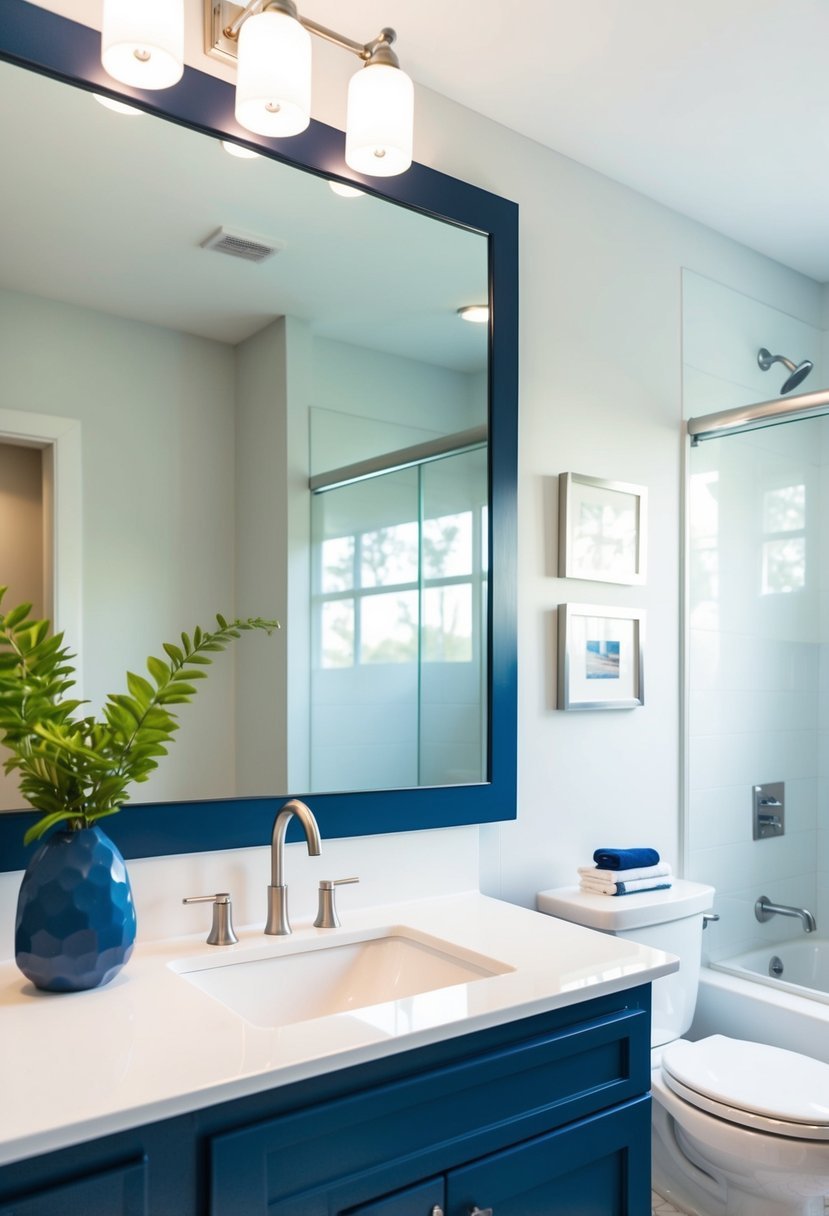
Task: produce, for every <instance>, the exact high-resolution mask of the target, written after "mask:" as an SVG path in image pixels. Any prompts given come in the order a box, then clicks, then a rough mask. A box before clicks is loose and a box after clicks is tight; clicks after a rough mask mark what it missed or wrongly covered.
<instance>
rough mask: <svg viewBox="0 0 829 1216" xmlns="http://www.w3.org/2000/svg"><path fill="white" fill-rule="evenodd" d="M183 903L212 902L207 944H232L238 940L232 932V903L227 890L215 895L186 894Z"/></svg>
mask: <svg viewBox="0 0 829 1216" xmlns="http://www.w3.org/2000/svg"><path fill="white" fill-rule="evenodd" d="M181 902H182V903H183V904H212V905H213V924H212V926H211V928H210V932H209V933H208V935H207V944H208V946H232V945H233V944H234V943H235V942H238V940H239V939H238V937H237V936H236V934H235V933H234V932H233V904H232V902H231V898H230V895H229V893H228V892H227V891H217V892H216V894H215V895H188V896H187V898H186V899H183V900H182V901H181Z"/></svg>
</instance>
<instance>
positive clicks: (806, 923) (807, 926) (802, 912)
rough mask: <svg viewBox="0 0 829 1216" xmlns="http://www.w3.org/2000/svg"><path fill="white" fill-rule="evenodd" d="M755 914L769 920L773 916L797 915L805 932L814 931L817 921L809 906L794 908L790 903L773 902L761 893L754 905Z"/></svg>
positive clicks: (759, 917) (760, 918) (763, 919)
mask: <svg viewBox="0 0 829 1216" xmlns="http://www.w3.org/2000/svg"><path fill="white" fill-rule="evenodd" d="M754 915H755V916H756V917H757V919H758V920H759V921H766V920H769V919H770V918H771V917H772V916H796V917H797V918H798V919H799V920H800V922H801V924H802V925H803V930H804V932H805V933H814V931H815V929H816V928H817V921H816V920H815V918H814V916H812V913H811V912H810V911H809V909H808V908H794V907H790V905H789V904H773V903H772V902H771V900H770V899H769V898H768V896H766V895H761V896H760V898H759V899H758V900H757V902H756V904H755V905H754Z"/></svg>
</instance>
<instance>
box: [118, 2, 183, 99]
mask: <svg viewBox="0 0 829 1216" xmlns="http://www.w3.org/2000/svg"><path fill="white" fill-rule="evenodd" d="M101 63H102V64H103V65H104V68H105V69H106V71H107V72H109V74H110V76H112V77H113V78H114V79H115V80H120V81H121V83H122V84H129V85H132V86H133V87H134V88H136V89H168V88H169V87H170V85H173V84H175V83H176V81H177V80H180V79H181V76H182V73H183V71H184V0H104V8H103V16H102V22H101Z"/></svg>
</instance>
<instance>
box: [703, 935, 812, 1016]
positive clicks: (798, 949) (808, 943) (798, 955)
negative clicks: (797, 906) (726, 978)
mask: <svg viewBox="0 0 829 1216" xmlns="http://www.w3.org/2000/svg"><path fill="white" fill-rule="evenodd" d="M711 967H712V968H713V969H714V970H715V971H725V972H727V973H728V974H729V975H740V976H744V977H745V978H746V979H750V980H753V981H754V982H755V983H759V984H768V985H769V986H770V987H772V988H781V989H783V991H784V992H793V993H794V994H795V995H796V996H805V997H809V998H811V999H812V1000H815V1001H824V1002H825V1003H826V1004H829V941H827V940H826V938H820V937H815V936H814V935H813V934H811V933H810V934H809V936H808V937H806V936H804V937H803V938H800V939H798V940H797V941H791V942H779V943H778V944H777V945H776V946H764V947H763V948H762V949H761V950H750V951H749V952H748V953H747V954H737V955H735V956H734V957H733V958H725V959H722V960H721V961H720V962H718V963H712V964H711Z"/></svg>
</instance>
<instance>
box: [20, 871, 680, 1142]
mask: <svg viewBox="0 0 829 1216" xmlns="http://www.w3.org/2000/svg"><path fill="white" fill-rule="evenodd" d="M389 924H391V925H396V924H399V925H407V926H411V927H413V928H415V929H417V930H419V931H420V932H422V933H426V934H431V935H433V936H435V937H439V938H442V939H443V940H444V941H447V942H449V943H451V944H452V945H454V946H456V947H457V948H458V949H459V950H461V951H467V952H470V953H472V954H479V955H484V956H489V957H491V958H495V959H497V960H499V961H500V962H502V963H504V964H506V965H508V966H510V967H511V968H513V970H512V971H511V972H510V973H509V974H508V975H496V976H493V977H491V978H489V977H488V978H484V979H482V980H477V981H475V983H473V984H463V985H458V988H459V989H464V990H470V999H471V1000H474V1001H475V1002H476V1003H479V1004H481V1006H482V1007H481V1008H480V1009H479V1010H478V1011H476V1012H474V1013H469V1014H466V1015H464V1016H452V1014H451V1013H449V1014H447V1015H446V1017H445V1020H438V1021H437V1022H436V1023H434V1024H431V1025H427V1026H424V1027H422V1028H419V1029H415V1030H408V1031H406V1032H403V1033H397V1034H394V1035H393V1036H391V1037H390V1036H389V1035H386V1034H380V1033H377V1034H375V1035H374V1036H373V1037H372V1035H371V1031H370V1030H367V1029H366V1026H365V1025H363V1024H362V1023H360V1022H359V1019H357V1018H355V1017H354V1016H353V1015H352V1014H349V1013H340V1014H335V1015H333V1016H331V1017H326V1018H319V1019H315V1020H314V1021H311V1022H307V1023H303V1024H302V1031H303V1032H304V1033H307V1035H308V1036H309V1037H310V1039H311V1042H310V1043H309V1048H308V1053H307V1054H306V1055H305V1056H304V1058H295V1059H293V1060H290V1061H289V1062H287V1063H278V1064H273V1063H272V1062H271V1063H270V1065H269V1066H264V1067H259V1068H256V1067H253V1068H252V1067H250V1065H247V1066H245V1067H244V1068H242V1069H237V1070H236V1072H235V1073H234V1072H232V1071H231V1070H230V1069H229V1068H225V1069H224V1070H222V1069H221V1067H219V1068H218V1069H217V1068H214V1069H213V1070H212V1073H211V1069H210V1068H209V1067H208V1066H207V1065H206V1064H205V1065H204V1067H203V1068H202V1069H200V1068H199V1067H198V1066H192V1067H190V1069H189V1071H188V1070H185V1073H186V1079H185V1081H184V1082H183V1083H182V1084H181V1086H180V1087H178V1088H176V1087H173V1088H170V1085H167V1092H162V1090H163V1088H164V1086H163V1085H158V1086H156V1090H155V1092H152V1089H151V1090H150V1092H149V1093H145V1094H143V1095H142V1094H141V1093H140V1092H139V1091H140V1089H141V1085H142V1084H144V1078H143V1070H142V1068H141V1060H140V1053H136V1054H137V1056H138V1058H137V1059H136V1060H135V1070H134V1071H135V1074H136V1081H137V1082H138V1083H137V1084H134V1086H133V1092H130V1086H129V1085H126V1086H125V1087H124V1088H125V1092H124V1093H123V1094H120V1095H119V1096H118V1097H117V1098H110V1100H108V1101H107V1103H106V1105H105V1108H102V1109H100V1110H99V1111H91V1112H90V1113H88V1114H81V1113H78V1111H77V1106H76V1102H75V1100H74V1096H73V1093H72V1092H67V1086H69V1085H70V1084H71V1081H70V1075H71V1063H72V1054H71V1053H68V1054H67V1056H66V1067H65V1069H64V1073H65V1074H66V1075H61V1073H60V1071H57V1072H55V1070H54V1068H52V1069H51V1070H49V1067H48V1066H49V1065H50V1064H52V1065H54V1060H52V1061H47V1066H46V1069H45V1075H44V1076H41V1077H39V1076H38V1075H37V1070H36V1062H37V1053H38V1043H39V1042H41V1041H42V1035H43V1033H44V1027H43V1026H39V1025H35V1026H27V1012H28V1009H31V1008H32V1007H31V1006H27V993H26V990H27V989H28V991H29V992H31V989H30V986H29V985H27V983H26V981H25V980H24V979H23V977H22V976H21V975H20V973H19V972H17V970H16V968H15V967H14V964H13V963H6V964H0V1034H3V1035H4V1038H5V1041H6V1042H7V1043H9V1042H14V1043H15V1046H16V1048H18V1051H19V1056H18V1054H17V1052H16V1053H15V1054H16V1058H18V1059H20V1060H25V1061H28V1063H29V1064H31V1062H32V1060H34V1061H35V1066H34V1067H32V1068H22V1069H21V1071H20V1076H19V1077H17V1078H12V1079H11V1083H7V1082H8V1078H5V1073H6V1071H7V1067H6V1064H5V1063H4V1064H2V1065H0V1090H2V1091H5V1092H4V1104H3V1105H4V1107H5V1109H6V1112H7V1114H6V1116H5V1117H3V1116H2V1113H1V1112H0V1165H3V1164H9V1163H11V1162H14V1161H18V1160H21V1159H24V1158H27V1157H32V1156H36V1155H39V1154H41V1153H45V1152H50V1151H53V1150H57V1149H61V1148H67V1147H70V1146H72V1145H75V1144H79V1143H82V1142H84V1141H88V1140H92V1139H96V1138H98V1137H100V1136H104V1135H111V1134H113V1133H115V1132H120V1131H125V1130H128V1129H130V1128H133V1127H138V1126H141V1125H143V1124H146V1123H154V1122H158V1121H159V1120H162V1119H167V1118H172V1117H175V1116H177V1115H181V1114H187V1113H190V1112H192V1111H194V1110H198V1109H201V1108H203V1107H207V1106H215V1105H218V1104H220V1103H223V1102H227V1101H232V1100H233V1099H235V1098H241V1097H245V1096H249V1095H253V1094H257V1093H262V1092H264V1091H266V1090H268V1089H271V1088H275V1087H276V1086H282V1085H289V1084H294V1083H296V1082H298V1081H302V1080H306V1079H310V1078H312V1077H316V1076H319V1075H321V1074H323V1073H328V1072H332V1071H335V1070H340V1069H345V1068H350V1067H353V1066H354V1065H357V1064H362V1063H367V1062H370V1061H372V1060H377V1059H380V1058H383V1057H384V1056H388V1055H396V1054H399V1053H401V1052H405V1051H410V1050H414V1049H416V1048H419V1047H424V1046H428V1045H429V1044H431V1043H435V1042H439V1041H442V1040H448V1039H453V1038H459V1037H461V1036H463V1035H467V1034H471V1033H474V1032H476V1031H480V1030H486V1029H489V1028H491V1027H495V1026H499V1025H504V1024H506V1023H508V1022H511V1021H516V1020H518V1019H522V1018H529V1017H533V1016H535V1015H537V1014H540V1013H545V1012H548V1011H551V1010H554V1009H558V1008H563V1007H566V1006H568V1005H574V1004H580V1003H582V1002H584V1001H588V1000H592V999H594V998H597V997H601V996H605V995H610V994H612V993H615V992H619V991H624V990H625V989H628V988H633V987H637V986H638V985H640V984H645V983H650V982H651V981H652V980H654V979H657V978H659V977H660V976H662V975H667V974H669V973H670V972H672V971H675V970H676V969H677V965H678V964H677V961H676V960H675V959H674V958H673V957H672V956H671V955H668V954H664V953H663V952H661V951H658V950H652V949H650V948H648V947H644V946H639V945H635V944H634V943H630V942H627V941H624V940H623V939H617V938H612V937H609V936H607V935H605V934H600V933H596V932H595V931H593V930H590V929H583V928H581V927H580V926H576V925H572V924H569V923H567V922H564V921H560V920H558V919H556V918H555V917H549V916H544V915H542V914H540V913H536V912H532V911H530V910H528V909H526V908H521V907H518V906H517V905H513V904H506V903H503V902H501V901H498V900H493V899H490V898H488V897H486V896H482V895H480V894H478V893H477V892H467V893H464V894H462V895H455V896H449V897H443V898H438V899H428V900H423V901H414V902H409V903H406V904H395V905H387V906H385V907H382V908H373V909H364V910H362V911H360V912H355V913H353V914H352V915H351V916H350V917H349V923H348V925H347V926H344V927H343V930H342V931H338V930H329V931H325V930H315V929H313V928H312V927H310V926H295V933H294V935H293V936H292V937H291V938H288V939H274V938H264V936H263V935H262V934H261V928H259V927H257V928H254V929H250V930H245V931H244V932H242V931H240V932H239V936H240V945H241V947H242V952H241V953H242V956H244V955H247V954H248V953H250V952H252V953H257V952H258V953H266V954H270V953H272V952H273V951H274V950H275V949H276V950H278V949H279V945H280V944H281V943H282V944H285V943H287V944H288V948H289V949H296V948H298V947H299V946H300V945H301V944H302V943H303V942H305V941H313V940H318V939H319V937H320V935H321V934H322V935H325V936H326V938H328V939H329V940H330V941H331V942H332V943H333V941H334V935H335V934H336V935H337V936H338V937H342V938H345V939H348V938H350V937H354V936H357V935H359V933H360V932H364V931H366V930H370V929H372V928H375V927H377V926H378V925H389ZM233 950H239V947H225V948H222V953H223V954H228V955H229V954H230V952H231V951H233ZM548 952H550V959H549V962H547V961H545V958H544V957H542V958H541V961H539V956H546V955H547V953H548ZM202 955H203V957H204V961H205V962H206V963H207V964H213V965H216V960H217V958H218V955H217V953H216V948H215V947H208V946H206V945H205V944H204V943H203V940H202V939H201V938H195V939H194V938H193V937H187V938H179V939H174V940H170V941H165V942H156V943H150V944H145V945H143V946H141V947H138V948H137V949H136V954H135V956H134V957H133V959H132V960H130V962H129V963H128V964H127V967H126V968H125V969H124V971H123V972H122V973H121V975H119V976H118V977H116V979H115V980H114V981H113V982H112V983H111V984H110V985H107V986H106V987H105V988H100V989H94V990H92V991H90V992H88V993H76V994H71V995H69V996H59V995H55V996H54V997H52V996H47V997H46V998H45V999H43V998H39V1002H38V1006H36V1007H34V1012H35V1013H36V1014H37V1015H42V1016H41V1017H40V1020H42V1021H43V1022H44V1023H45V1024H46V1027H45V1033H46V1034H51V1035H55V1034H58V1035H59V1034H60V1032H61V1030H62V1029H65V1030H66V1032H67V1037H68V1040H70V1041H71V1039H72V1026H71V1023H72V1022H73V1021H74V1020H75V1019H76V1018H78V1017H79V1018H81V1019H88V1018H89V1011H90V1010H92V1009H93V1008H94V1016H95V1018H96V1019H106V1018H107V1017H108V1016H109V1014H110V1012H111V1011H114V1012H115V1014H118V1013H119V1008H118V1006H119V1005H120V1006H123V1005H124V1004H125V1002H126V1005H127V1007H128V1008H129V1009H130V1017H129V1019H128V1021H130V1022H131V1024H132V1025H133V1027H135V1026H136V1024H137V1032H136V1033H137V1035H138V1037H140V1032H141V1029H142V1019H143V1026H149V1027H150V1028H151V1029H152V1028H153V1027H152V1020H151V1019H152V1015H151V1013H148V1009H149V1008H150V1007H152V1006H153V1005H154V1004H155V1003H157V1004H158V1006H159V1008H160V1009H161V1010H162V1013H161V1016H160V1017H159V1018H158V1025H157V1027H155V1032H156V1033H157V1032H158V1030H163V1031H164V1041H162V1039H161V1038H158V1040H157V1042H156V1041H153V1042H152V1043H151V1044H150V1046H151V1047H153V1048H156V1047H157V1049H158V1053H159V1054H160V1056H161V1057H163V1056H164V1053H165V1052H167V1053H169V1056H170V1059H171V1060H173V1059H174V1056H175V1053H176V1050H177V1048H178V1047H179V1046H186V1047H188V1048H192V1040H193V1036H194V1034H197V1032H198V1023H200V1022H202V1021H206V1022H208V1023H213V1025H208V1026H207V1030H206V1034H207V1036H208V1037H206V1038H205V1040H204V1046H205V1050H206V1051H208V1052H209V1050H210V1049H211V1048H212V1047H213V1046H214V1045H215V1044H214V1042H213V1040H211V1038H210V1037H209V1036H214V1035H216V1034H219V1035H221V1034H222V1033H223V1030H224V1031H225V1032H226V1034H227V1036H228V1038H229V1039H231V1040H233V1037H234V1036H236V1037H237V1039H239V1040H240V1041H242V1042H244V1041H245V1036H246V1034H247V1035H248V1036H249V1037H250V1038H252V1039H255V1038H259V1039H261V1040H262V1041H263V1042H267V1039H268V1036H269V1035H270V1034H272V1033H273V1032H269V1031H264V1030H262V1029H261V1028H260V1029H258V1030H257V1029H256V1028H251V1027H250V1025H249V1024H247V1023H245V1022H244V1020H243V1019H241V1018H240V1017H238V1015H236V1014H234V1013H232V1012H231V1011H230V1010H228V1009H226V1008H225V1007H224V1006H223V1005H221V1004H220V1003H219V1002H217V1001H215V1000H214V999H213V998H212V997H210V996H207V995H206V994H205V993H202V992H198V991H197V990H196V989H194V988H192V986H191V985H187V986H186V989H187V990H186V997H185V991H184V990H183V989H177V988H176V987H175V985H176V984H177V983H179V984H180V983H184V981H182V980H181V977H178V976H176V975H175V972H174V971H173V970H172V969H171V967H170V965H169V964H170V963H171V962H172V961H174V960H180V959H182V958H184V957H186V958H188V960H192V959H193V958H197V957H199V956H202ZM591 955H592V956H593V958H594V962H593V963H591V962H590V958H591ZM236 957H239V956H236ZM617 958H618V959H620V960H622V962H623V963H624V966H625V972H624V974H615V975H610V974H609V972H612V971H613V970H614V965H615V962H616V959H617ZM228 961H232V957H229V958H228ZM240 961H241V959H240ZM571 961H572V963H573V964H574V965H576V966H577V970H578V972H579V973H580V974H582V979H580V980H579V981H578V982H579V983H580V984H581V986H579V987H576V988H573V987H566V986H564V985H563V984H562V981H561V977H562V975H565V976H566V975H567V974H568V973H567V967H568V966H569V965H570V962H571ZM591 967H593V968H594V972H595V973H594V974H591V971H590V968H591ZM617 970H618V969H617ZM571 974H572V973H571ZM171 981H172V984H173V986H172V987H171ZM485 986H486V987H485ZM472 990H474V991H472ZM10 991H11V994H12V997H13V998H16V999H12V1002H11V1004H9V1001H8V999H4V998H7V997H8V994H9V992H10ZM445 991H447V992H449V991H451V989H447V990H445ZM170 993H173V994H174V996H175V998H176V1001H174V1002H172V1004H171V1002H170V1000H169V996H170ZM165 996H166V997H167V998H168V1000H167V1003H166V1004H165V1002H164V999H163V998H164V997H165ZM28 999H31V997H29V998H28ZM40 999H42V1000H43V1004H42V1005H40ZM93 1002H94V1003H95V1006H97V1008H95V1006H93ZM205 1002H206V1004H205ZM177 1003H178V1004H180V1005H181V1006H183V1007H184V1010H183V1013H182V1015H181V1016H180V1017H178V1018H176V1016H175V1015H176V1012H177V1010H176V1008H175V1005H176V1004H177ZM389 1004H390V1005H391V1004H393V1003H391V1002H390V1003H389ZM401 1004H402V1002H401ZM484 1006H486V1007H484ZM194 1009H195V1010H196V1011H197V1017H196V1023H197V1025H196V1029H194V1025H193V1020H192V1013H193V1010H194ZM121 1012H122V1011H121ZM148 1018H149V1019H150V1020H149V1021H148V1020H147V1019H148ZM30 1020H31V1021H32V1022H37V1021H38V1018H37V1017H35V1018H32V1019H30ZM116 1020H117V1019H116ZM64 1021H66V1023H68V1024H67V1025H66V1026H63V1027H62V1026H61V1023H62V1022H64ZM7 1022H8V1025H6V1024H5V1023H7ZM349 1023H353V1024H354V1028H355V1034H354V1035H353V1036H352V1037H353V1040H354V1041H353V1042H350V1041H348V1040H349V1035H348V1031H349ZM101 1024H105V1022H101ZM329 1028H334V1029H336V1031H337V1033H338V1035H339V1036H340V1040H341V1041H340V1042H339V1043H331V1044H326V1042H325V1036H326V1033H327V1031H328V1029H329ZM201 1029H202V1031H203V1032H204V1027H203V1026H202V1027H201ZM292 1030H295V1031H296V1032H299V1027H295V1028H291V1027H285V1028H283V1032H284V1033H286V1037H288V1038H290V1037H291V1034H290V1032H291V1031H292ZM343 1031H345V1034H344V1035H343ZM9 1036H11V1037H9ZM30 1036H31V1037H30ZM277 1037H278V1036H277ZM343 1038H344V1040H345V1041H344V1042H343V1041H342V1040H343ZM27 1039H29V1040H30V1041H29V1042H28V1043H27ZM315 1039H316V1043H315V1042H314V1041H313V1040H315ZM234 1041H235V1040H234ZM147 1042H148V1040H146V1039H145V1041H144V1049H145V1050H146V1048H147ZM118 1045H119V1041H118V1040H116V1046H118ZM294 1047H296V1044H294ZM231 1054H232V1053H231ZM150 1058H152V1060H153V1062H155V1055H154V1054H153V1055H152V1057H150V1056H148V1057H147V1059H148V1060H149V1059H150ZM253 1058H254V1059H255V1055H254V1057H253ZM105 1062H106V1056H105V1057H104V1063H105ZM162 1063H163V1061H162ZM162 1072H163V1070H162ZM200 1072H201V1073H203V1075H199V1074H200ZM24 1078H25V1079H24ZM15 1080H16V1081H17V1084H15ZM108 1097H109V1095H108ZM9 1111H14V1112H16V1114H15V1115H14V1116H13V1117H14V1118H15V1121H16V1122H17V1121H18V1120H19V1126H18V1127H17V1128H11V1127H8V1126H6V1121H7V1120H8V1118H9V1114H8V1112H9Z"/></svg>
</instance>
